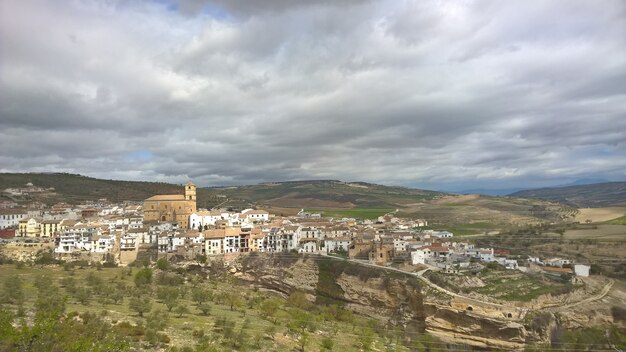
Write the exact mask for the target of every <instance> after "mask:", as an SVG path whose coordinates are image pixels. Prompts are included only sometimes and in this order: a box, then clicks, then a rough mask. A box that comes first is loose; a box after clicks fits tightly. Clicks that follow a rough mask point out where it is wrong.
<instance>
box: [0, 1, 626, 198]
mask: <svg viewBox="0 0 626 352" xmlns="http://www.w3.org/2000/svg"><path fill="white" fill-rule="evenodd" d="M43 33H45V34H43ZM623 33H626V6H625V5H624V3H623V2H621V1H618V0H615V1H604V2H602V3H601V4H598V3H590V2H586V1H554V2H544V1H529V2H516V3H511V2H506V3H503V2H500V1H476V2H439V3H429V2H422V1H404V2H398V1H378V2H373V1H359V0H351V1H341V2H326V1H313V2H311V1H283V0H276V1H263V2H260V1H221V0H219V1H192V0H181V1H176V2H174V1H173V2H171V3H166V2H161V1H159V2H138V3H135V2H133V3H128V2H116V1H107V2H101V1H95V0H94V1H83V2H76V3H64V4H63V5H62V6H60V5H59V4H56V3H55V4H52V3H50V2H47V1H43V0H42V1H32V2H31V1H29V2H23V1H17V0H13V1H3V2H2V3H0V92H1V94H0V171H67V172H78V173H82V174H87V175H92V176H98V177H105V178H126V179H148V180H162V181H170V182H181V181H184V180H186V179H187V178H192V179H194V180H195V181H197V182H198V183H199V184H202V185H226V184H245V183H256V182H261V181H275V180H294V179H310V178H316V179H317V178H333V179H345V180H362V181H369V182H379V183H389V184H401V185H409V186H428V187H437V188H440V187H446V185H455V187H456V186H459V185H467V186H468V187H473V186H480V187H485V186H503V187H510V186H520V185H534V186H535V185H543V184H556V183H562V182H563V180H573V179H576V178H583V177H585V178H587V177H600V178H604V179H609V180H618V179H626V171H624V170H626V132H625V131H626V116H625V114H626V49H625V48H626V37H624V35H623ZM136 155H142V157H136Z"/></svg>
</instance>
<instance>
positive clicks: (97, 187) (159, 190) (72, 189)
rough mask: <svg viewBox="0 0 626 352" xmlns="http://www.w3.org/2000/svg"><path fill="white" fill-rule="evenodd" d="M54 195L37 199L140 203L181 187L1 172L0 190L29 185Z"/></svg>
mask: <svg viewBox="0 0 626 352" xmlns="http://www.w3.org/2000/svg"><path fill="white" fill-rule="evenodd" d="M29 182H30V183H32V184H33V185H34V186H37V187H43V188H50V187H53V188H54V192H51V193H46V194H42V195H40V196H37V200H40V201H42V202H44V203H46V204H51V203H55V202H67V203H70V204H76V203H80V202H83V201H86V200H97V199H100V198H107V199H109V200H111V201H127V200H128V201H133V200H135V201H138V200H144V199H146V198H148V197H150V196H152V195H154V194H169V193H178V192H180V191H181V188H180V186H177V185H173V184H169V183H160V182H136V181H116V180H101V179H97V178H92V177H86V176H82V175H75V174H67V173H0V190H4V189H6V188H16V187H24V186H25V184H26V183H29Z"/></svg>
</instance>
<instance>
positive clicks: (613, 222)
mask: <svg viewBox="0 0 626 352" xmlns="http://www.w3.org/2000/svg"><path fill="white" fill-rule="evenodd" d="M607 223H608V224H611V225H626V215H625V216H622V217H619V218H617V219H613V220H611V221H608V222H607Z"/></svg>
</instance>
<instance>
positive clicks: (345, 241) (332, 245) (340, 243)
mask: <svg viewBox="0 0 626 352" xmlns="http://www.w3.org/2000/svg"><path fill="white" fill-rule="evenodd" d="M351 243H352V239H351V238H350V237H334V238H327V239H325V240H324V249H325V250H326V253H330V252H337V250H344V251H345V252H346V253H347V252H348V249H349V248H350V244H351Z"/></svg>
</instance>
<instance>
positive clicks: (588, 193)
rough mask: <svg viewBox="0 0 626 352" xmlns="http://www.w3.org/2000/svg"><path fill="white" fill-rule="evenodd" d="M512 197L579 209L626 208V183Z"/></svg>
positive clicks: (548, 189)
mask: <svg viewBox="0 0 626 352" xmlns="http://www.w3.org/2000/svg"><path fill="white" fill-rule="evenodd" d="M510 196H512V197H520V198H533V199H542V200H551V201H556V202H560V203H563V204H566V205H569V206H573V207H577V208H599V207H609V206H626V182H603V183H595V184H588V185H574V186H565V187H546V188H537V189H530V190H524V191H519V192H515V193H511V194H510Z"/></svg>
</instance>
